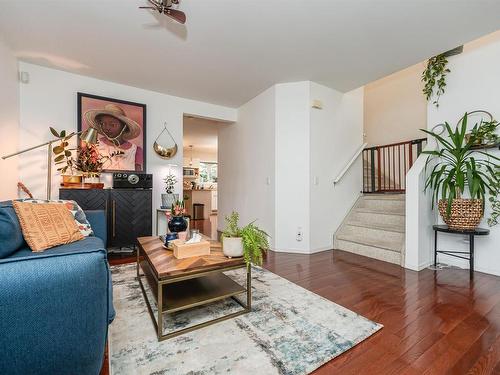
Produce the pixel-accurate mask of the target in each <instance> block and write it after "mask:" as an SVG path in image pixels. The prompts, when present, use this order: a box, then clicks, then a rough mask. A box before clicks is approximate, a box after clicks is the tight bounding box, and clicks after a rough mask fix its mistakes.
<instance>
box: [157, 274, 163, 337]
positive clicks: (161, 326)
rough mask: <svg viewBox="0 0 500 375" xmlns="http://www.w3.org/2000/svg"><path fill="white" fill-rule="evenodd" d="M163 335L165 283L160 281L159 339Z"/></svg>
mask: <svg viewBox="0 0 500 375" xmlns="http://www.w3.org/2000/svg"><path fill="white" fill-rule="evenodd" d="M162 337H163V284H162V283H158V340H161V338H162Z"/></svg>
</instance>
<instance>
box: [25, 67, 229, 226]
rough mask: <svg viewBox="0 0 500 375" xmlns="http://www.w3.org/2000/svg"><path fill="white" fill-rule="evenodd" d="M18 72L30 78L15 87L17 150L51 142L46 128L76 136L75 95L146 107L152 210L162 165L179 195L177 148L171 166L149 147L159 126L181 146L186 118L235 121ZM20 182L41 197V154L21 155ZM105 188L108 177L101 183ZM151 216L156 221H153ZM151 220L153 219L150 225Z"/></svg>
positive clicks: (75, 80)
mask: <svg viewBox="0 0 500 375" xmlns="http://www.w3.org/2000/svg"><path fill="white" fill-rule="evenodd" d="M20 70H22V71H27V72H29V74H30V83H29V84H23V85H21V89H20V95H21V101H20V103H21V126H20V127H21V129H20V145H19V147H21V148H22V147H28V146H32V145H34V144H37V143H40V142H43V141H46V140H49V139H51V138H52V137H51V135H50V132H49V131H48V127H49V126H53V127H54V128H56V129H59V130H60V129H67V130H76V128H77V96H76V95H77V94H76V93H77V92H84V93H89V94H95V95H100V96H106V97H111V98H117V99H123V100H129V101H133V102H138V103H144V104H146V110H147V124H146V135H147V140H146V150H147V156H146V157H147V165H146V169H147V173H153V174H154V187H153V208H155V207H159V206H160V203H161V198H160V194H161V193H162V192H163V190H164V185H163V181H162V180H163V176H165V175H167V174H168V168H169V167H168V164H170V163H172V164H177V165H178V166H179V167H177V168H176V170H175V173H176V174H177V175H178V177H179V178H178V180H179V182H178V183H177V185H176V192H178V193H181V192H182V175H181V174H182V172H181V166H182V157H183V152H182V147H180V148H179V151H178V153H177V155H176V156H175V157H174V158H173V159H171V160H163V159H161V158H159V157H158V156H157V155H156V154H155V153H154V151H153V149H152V145H153V142H154V140H155V138H156V137H157V136H158V134H159V133H160V132H161V130H162V128H163V124H164V122H165V121H167V123H168V127H169V130H170V132H171V133H172V136H173V137H174V139H175V140H176V142H177V144H178V145H179V146H182V129H183V126H182V124H183V115H184V114H191V115H196V116H202V117H207V118H213V119H220V120H225V121H235V120H236V117H237V112H236V110H235V109H232V108H227V107H222V106H217V105H213V104H208V103H203V102H198V101H194V100H189V99H184V98H179V97H175V96H170V95H165V94H161V93H157V92H153V91H148V90H143V89H139V88H136V87H131V86H125V85H120V84H116V83H113V82H108V81H102V80H98V79H94V78H90V77H86V76H82V75H76V74H70V73H66V72H63V71H59V70H54V69H49V68H44V67H40V66H37V65H32V64H28V63H23V62H21V63H20ZM19 163H20V164H19V174H20V178H21V180H23V181H24V182H25V183H26V185H27V186H28V187H29V188H30V189H31V190H32V191H33V193H34V195H35V196H38V197H45V173H46V170H47V169H46V157H45V152H44V150H40V151H34V152H31V153H29V154H25V155H24V156H23V157H21V158H20V159H19ZM106 182H107V183H108V184H109V182H110V176H109V175H108V176H107V177H106ZM59 183H60V177H59V176H56V173H55V172H54V178H53V180H52V189H53V192H52V197H57V196H58V185H59ZM154 216H156V215H154ZM154 220H155V219H154Z"/></svg>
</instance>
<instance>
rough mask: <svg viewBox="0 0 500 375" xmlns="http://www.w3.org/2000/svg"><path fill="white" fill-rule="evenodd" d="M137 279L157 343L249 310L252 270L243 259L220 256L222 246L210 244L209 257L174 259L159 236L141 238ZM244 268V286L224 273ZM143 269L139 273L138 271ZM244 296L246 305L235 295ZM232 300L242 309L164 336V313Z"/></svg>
mask: <svg viewBox="0 0 500 375" xmlns="http://www.w3.org/2000/svg"><path fill="white" fill-rule="evenodd" d="M137 242H138V244H139V251H138V252H137V279H138V280H139V285H140V286H141V289H142V294H143V295H144V299H145V300H146V304H147V306H148V310H149V313H150V315H151V319H152V320H153V325H154V326H155V329H156V332H157V336H158V341H162V340H165V339H169V338H171V337H175V336H178V335H181V334H183V333H187V332H190V331H193V330H195V329H198V328H202V327H205V326H208V325H210V324H214V323H217V322H220V321H223V320H226V319H231V318H234V317H236V316H239V315H242V314H245V313H247V312H250V311H251V306H252V304H251V299H252V294H251V290H252V284H251V282H252V277H251V267H250V266H247V265H246V263H245V261H244V260H243V258H232V259H230V258H226V257H225V256H224V255H223V254H222V249H221V244H220V242H217V241H210V242H211V246H210V253H211V254H210V255H204V256H197V257H192V258H186V259H177V258H175V257H174V255H173V252H172V251H171V250H167V249H165V248H164V247H163V243H162V241H161V240H160V239H159V238H158V237H140V238H138V239H137ZM239 268H246V272H247V279H246V287H245V286H243V285H240V284H238V283H237V282H236V281H234V280H233V279H231V278H230V277H229V276H227V275H225V274H224V273H223V272H226V271H231V270H235V269H239ZM141 270H142V272H143V273H142V274H141V272H140V271H141ZM144 278H145V279H146V280H147V281H148V283H149V286H150V287H151V289H152V291H153V295H154V296H155V300H156V306H157V307H158V313H157V317H155V313H154V311H153V308H152V304H151V301H149V299H148V296H147V294H146V290H145V289H144V284H143V279H144ZM242 293H246V303H244V302H242V301H240V300H239V299H238V298H236V296H237V295H238V294H242ZM226 298H232V299H233V300H235V301H236V302H237V303H238V304H239V305H240V306H241V307H242V310H239V311H236V312H234V313H231V314H228V315H224V316H221V317H219V318H216V319H212V320H208V321H206V322H202V323H199V324H196V325H193V326H190V327H187V328H183V329H180V330H177V331H173V332H169V333H167V334H163V319H162V317H163V314H169V313H174V312H177V311H181V310H185V309H189V308H192V307H196V306H201V305H205V304H208V303H212V302H216V301H220V300H223V299H226Z"/></svg>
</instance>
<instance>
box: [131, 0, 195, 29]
mask: <svg viewBox="0 0 500 375" xmlns="http://www.w3.org/2000/svg"><path fill="white" fill-rule="evenodd" d="M148 2H149V3H150V4H151V5H150V6H143V7H139V9H153V10H156V11H158V12H159V13H163V14H164V15H166V16H168V17H170V18H172V19H174V20H175V21H177V22H179V23H182V24H184V23H186V14H185V13H184V12H181V11H180V10H177V9H172V5H177V4H179V0H148Z"/></svg>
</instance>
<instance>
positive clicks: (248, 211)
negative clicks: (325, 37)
mask: <svg viewBox="0 0 500 375" xmlns="http://www.w3.org/2000/svg"><path fill="white" fill-rule="evenodd" d="M274 100H275V88H274V87H271V88H269V89H268V90H266V91H264V92H263V93H261V94H260V95H259V96H257V97H255V98H254V99H252V100H251V101H249V102H248V103H246V104H244V105H243V106H242V107H240V108H239V109H238V121H237V122H236V123H235V124H232V125H231V126H224V127H221V128H220V129H219V139H218V141H219V146H218V160H219V166H218V167H219V168H218V176H219V178H218V184H217V186H218V187H217V189H218V200H219V202H218V229H219V230H222V229H223V228H224V226H225V223H224V217H225V216H226V215H228V214H230V213H231V211H233V210H235V211H238V212H239V213H240V224H242V225H246V224H248V223H249V222H250V221H253V220H256V219H258V221H257V223H256V224H257V225H259V226H260V227H261V228H262V229H264V230H265V231H266V232H268V234H269V235H270V236H271V241H272V242H273V241H274V239H275V233H274V217H275V211H274V189H275V179H274V175H275V169H274V168H275V167H274V166H275V161H274V160H275V156H274V149H275V144H274V139H275V129H274V119H275V107H274ZM271 245H273V244H271Z"/></svg>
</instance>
